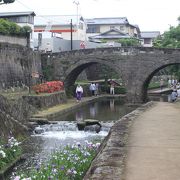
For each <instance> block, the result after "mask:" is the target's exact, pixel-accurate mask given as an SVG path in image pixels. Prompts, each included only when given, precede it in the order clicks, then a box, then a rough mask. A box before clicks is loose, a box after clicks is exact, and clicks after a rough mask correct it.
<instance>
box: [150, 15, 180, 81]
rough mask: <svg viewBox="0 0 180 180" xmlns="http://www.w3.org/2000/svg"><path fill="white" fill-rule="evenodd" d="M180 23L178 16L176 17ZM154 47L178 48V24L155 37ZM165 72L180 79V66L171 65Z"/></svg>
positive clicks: (179, 32) (179, 44)
mask: <svg viewBox="0 0 180 180" xmlns="http://www.w3.org/2000/svg"><path fill="white" fill-rule="evenodd" d="M178 20H179V21H180V16H179V17H178ZM153 46H154V47H158V48H180V24H179V25H178V26H177V27H172V26H171V27H170V28H169V31H166V32H164V34H163V35H162V36H159V37H157V38H156V39H155V40H154V42H153ZM166 70H167V71H168V72H169V73H170V74H171V75H173V76H175V77H176V78H178V79H180V65H179V64H176V65H171V66H168V67H166Z"/></svg>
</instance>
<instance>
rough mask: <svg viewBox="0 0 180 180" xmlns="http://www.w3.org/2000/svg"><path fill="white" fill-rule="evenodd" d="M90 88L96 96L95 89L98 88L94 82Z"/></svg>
mask: <svg viewBox="0 0 180 180" xmlns="http://www.w3.org/2000/svg"><path fill="white" fill-rule="evenodd" d="M89 90H90V92H91V95H92V96H94V95H95V90H96V85H95V84H94V83H91V84H90V86H89Z"/></svg>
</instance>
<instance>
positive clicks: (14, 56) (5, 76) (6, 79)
mask: <svg viewBox="0 0 180 180" xmlns="http://www.w3.org/2000/svg"><path fill="white" fill-rule="evenodd" d="M32 72H39V73H41V56H40V54H39V53H37V52H33V51H32V49H30V48H26V47H24V46H20V45H13V44H8V43H0V77H1V78H0V89H2V88H9V87H13V86H20V85H22V84H25V85H28V84H29V76H30V75H31V73H32ZM34 81H35V80H33V82H34Z"/></svg>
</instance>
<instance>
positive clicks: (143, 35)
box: [141, 31, 160, 38]
mask: <svg viewBox="0 0 180 180" xmlns="http://www.w3.org/2000/svg"><path fill="white" fill-rule="evenodd" d="M159 35H160V32H159V31H142V32H141V38H156V37H158V36H159Z"/></svg>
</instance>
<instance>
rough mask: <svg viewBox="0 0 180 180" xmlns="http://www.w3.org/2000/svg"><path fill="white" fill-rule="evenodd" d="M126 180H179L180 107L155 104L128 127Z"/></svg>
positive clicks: (170, 104)
mask: <svg viewBox="0 0 180 180" xmlns="http://www.w3.org/2000/svg"><path fill="white" fill-rule="evenodd" d="M124 179H125V180H180V104H179V102H178V103H176V104H173V103H165V102H158V103H157V105H156V106H154V107H152V108H150V109H149V110H147V111H145V112H144V113H142V115H140V116H139V117H138V119H136V120H135V121H134V123H133V125H132V127H131V132H130V136H129V143H128V155H127V161H126V168H125V178H124Z"/></svg>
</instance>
